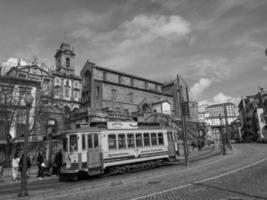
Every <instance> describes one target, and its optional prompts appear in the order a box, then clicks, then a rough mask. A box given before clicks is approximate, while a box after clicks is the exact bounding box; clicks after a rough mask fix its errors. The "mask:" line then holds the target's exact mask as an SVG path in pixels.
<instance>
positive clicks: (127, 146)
mask: <svg viewBox="0 0 267 200" xmlns="http://www.w3.org/2000/svg"><path fill="white" fill-rule="evenodd" d="M59 136H60V137H61V138H62V140H63V167H62V169H61V175H62V176H64V175H71V174H73V175H75V174H78V173H81V172H83V173H86V174H88V175H99V174H103V173H105V171H106V170H109V169H111V168H115V167H117V168H118V167H119V168H120V170H125V169H126V168H131V167H134V166H135V165H136V164H139V165H140V164H144V163H148V162H150V164H151V162H155V161H163V160H169V159H175V158H177V152H178V133H177V130H175V129H167V128H165V129H164V128H159V127H158V128H144V129H141V128H134V129H132V128H131V129H124V128H123V129H100V128H91V127H87V128H80V129H75V130H69V131H66V132H63V133H60V134H59Z"/></svg>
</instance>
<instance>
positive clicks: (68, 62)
mask: <svg viewBox="0 0 267 200" xmlns="http://www.w3.org/2000/svg"><path fill="white" fill-rule="evenodd" d="M66 67H70V59H69V58H66Z"/></svg>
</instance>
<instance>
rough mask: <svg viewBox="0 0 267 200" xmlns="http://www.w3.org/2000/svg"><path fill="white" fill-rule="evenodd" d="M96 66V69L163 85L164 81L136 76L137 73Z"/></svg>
mask: <svg viewBox="0 0 267 200" xmlns="http://www.w3.org/2000/svg"><path fill="white" fill-rule="evenodd" d="M94 67H95V68H96V69H99V70H102V71H106V72H110V73H115V74H120V75H123V76H127V77H132V78H135V79H139V80H142V81H148V82H151V83H155V84H157V85H161V86H163V83H161V82H157V81H153V80H150V79H146V78H142V77H139V76H136V75H131V74H128V73H125V72H120V71H116V70H113V69H108V68H105V67H100V66H97V65H95V66H94Z"/></svg>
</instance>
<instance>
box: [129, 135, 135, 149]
mask: <svg viewBox="0 0 267 200" xmlns="http://www.w3.org/2000/svg"><path fill="white" fill-rule="evenodd" d="M127 143H128V148H134V135H133V134H127Z"/></svg>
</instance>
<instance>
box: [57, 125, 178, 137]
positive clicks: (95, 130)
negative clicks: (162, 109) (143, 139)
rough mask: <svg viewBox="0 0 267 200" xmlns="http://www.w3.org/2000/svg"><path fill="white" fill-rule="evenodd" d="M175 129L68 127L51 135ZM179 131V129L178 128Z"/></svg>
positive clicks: (155, 127)
mask: <svg viewBox="0 0 267 200" xmlns="http://www.w3.org/2000/svg"><path fill="white" fill-rule="evenodd" d="M170 129H172V130H174V129H175V130H177V128H173V127H159V126H153V127H139V128H137V129H107V128H96V127H82V128H76V129H70V130H65V131H61V132H59V133H57V134H55V135H54V136H53V138H57V137H60V136H63V135H66V134H71V133H84V132H100V131H132V132H134V131H140V130H170ZM178 130H179V131H180V130H181V129H180V128H178Z"/></svg>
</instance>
